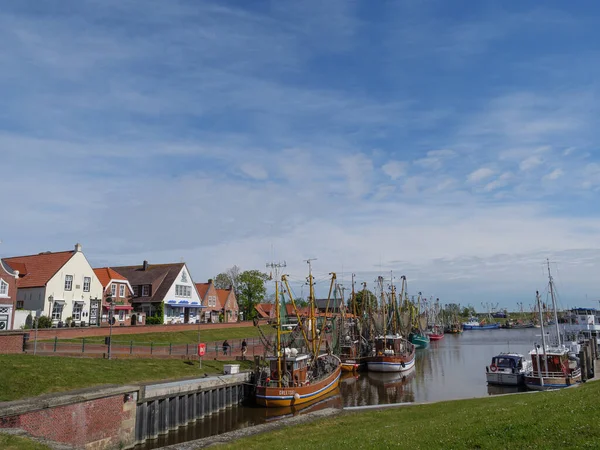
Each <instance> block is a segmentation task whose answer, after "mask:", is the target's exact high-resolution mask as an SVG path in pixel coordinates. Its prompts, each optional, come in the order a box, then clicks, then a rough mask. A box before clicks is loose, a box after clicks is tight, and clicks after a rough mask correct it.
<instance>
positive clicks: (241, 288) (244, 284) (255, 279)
mask: <svg viewBox="0 0 600 450" xmlns="http://www.w3.org/2000/svg"><path fill="white" fill-rule="evenodd" d="M234 267H235V266H234ZM268 279H269V276H268V275H267V274H266V273H263V272H261V271H259V270H246V271H244V272H242V273H240V274H239V278H238V284H237V287H238V292H236V297H237V299H238V303H239V305H240V308H241V309H242V311H244V318H246V319H253V318H254V317H256V314H257V313H256V309H255V308H254V307H255V306H256V304H257V303H261V302H262V301H264V299H265V295H266V293H267V287H266V286H265V282H266V281H267V280H268Z"/></svg>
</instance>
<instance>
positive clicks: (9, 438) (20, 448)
mask: <svg viewBox="0 0 600 450" xmlns="http://www.w3.org/2000/svg"><path fill="white" fill-rule="evenodd" d="M0 448H1V449H2V450H50V447H48V446H47V445H44V444H40V443H39V442H35V441H32V440H30V439H27V438H24V437H20V436H13V435H10V434H3V433H0Z"/></svg>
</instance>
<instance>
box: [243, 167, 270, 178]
mask: <svg viewBox="0 0 600 450" xmlns="http://www.w3.org/2000/svg"><path fill="white" fill-rule="evenodd" d="M240 170H241V171H242V172H243V173H245V174H246V175H248V176H249V177H250V178H254V179H255V180H266V179H267V178H269V173H268V172H267V171H266V170H265V168H264V167H262V166H261V165H260V164H256V163H244V164H242V165H241V166H240Z"/></svg>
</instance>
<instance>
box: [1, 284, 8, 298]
mask: <svg viewBox="0 0 600 450" xmlns="http://www.w3.org/2000/svg"><path fill="white" fill-rule="evenodd" d="M0 296H2V297H8V283H7V282H6V281H4V280H0Z"/></svg>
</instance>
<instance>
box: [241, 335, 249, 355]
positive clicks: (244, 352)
mask: <svg viewBox="0 0 600 450" xmlns="http://www.w3.org/2000/svg"><path fill="white" fill-rule="evenodd" d="M247 350H248V343H247V342H246V339H244V340H243V341H242V359H246V351H247Z"/></svg>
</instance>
